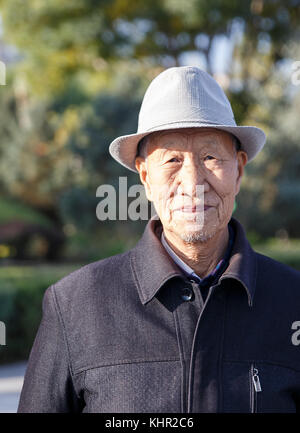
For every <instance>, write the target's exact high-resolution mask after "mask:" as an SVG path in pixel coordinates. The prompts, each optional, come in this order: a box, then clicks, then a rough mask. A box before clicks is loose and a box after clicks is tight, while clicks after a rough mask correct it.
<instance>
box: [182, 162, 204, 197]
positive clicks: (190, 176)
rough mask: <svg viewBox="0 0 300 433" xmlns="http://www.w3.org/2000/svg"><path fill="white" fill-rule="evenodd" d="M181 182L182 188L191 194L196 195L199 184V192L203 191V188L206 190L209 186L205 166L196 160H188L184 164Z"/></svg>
mask: <svg viewBox="0 0 300 433" xmlns="http://www.w3.org/2000/svg"><path fill="white" fill-rule="evenodd" d="M179 182H180V188H181V189H184V193H185V194H188V195H190V196H194V195H196V192H197V185H198V186H199V187H200V188H198V192H199V191H203V189H204V192H206V191H208V188H209V185H208V182H207V179H206V174H205V171H204V169H203V167H201V165H200V164H198V163H197V162H195V161H188V162H187V163H185V164H183V165H182V167H181V170H180V178H179Z"/></svg>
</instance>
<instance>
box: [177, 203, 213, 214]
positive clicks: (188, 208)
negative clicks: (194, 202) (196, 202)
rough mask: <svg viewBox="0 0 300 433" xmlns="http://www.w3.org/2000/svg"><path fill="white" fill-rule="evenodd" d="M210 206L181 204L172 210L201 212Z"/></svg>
mask: <svg viewBox="0 0 300 433" xmlns="http://www.w3.org/2000/svg"><path fill="white" fill-rule="evenodd" d="M211 208H212V206H207V205H204V206H182V207H178V208H176V209H174V212H188V213H196V212H202V211H203V210H204V211H207V210H208V209H211Z"/></svg>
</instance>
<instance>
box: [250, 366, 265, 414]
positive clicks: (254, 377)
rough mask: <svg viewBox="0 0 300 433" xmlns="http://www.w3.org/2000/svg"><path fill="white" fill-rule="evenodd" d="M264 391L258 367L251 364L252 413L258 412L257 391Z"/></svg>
mask: <svg viewBox="0 0 300 433" xmlns="http://www.w3.org/2000/svg"><path fill="white" fill-rule="evenodd" d="M261 391H262V387H261V383H260V379H259V375H258V369H257V368H256V366H255V365H254V364H251V369H250V400H251V401H250V405H251V413H255V412H257V393H258V392H261Z"/></svg>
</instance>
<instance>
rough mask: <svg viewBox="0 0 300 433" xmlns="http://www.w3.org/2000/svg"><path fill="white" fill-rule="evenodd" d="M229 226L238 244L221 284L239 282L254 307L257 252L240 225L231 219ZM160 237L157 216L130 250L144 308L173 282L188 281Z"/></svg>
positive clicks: (160, 226) (235, 246) (160, 229)
mask: <svg viewBox="0 0 300 433" xmlns="http://www.w3.org/2000/svg"><path fill="white" fill-rule="evenodd" d="M230 223H231V224H232V226H233V228H234V230H235V242H234V245H233V249H232V254H231V257H230V260H229V265H228V267H227V268H226V270H225V271H224V273H223V274H222V275H221V277H220V279H219V283H220V282H221V281H223V280H225V279H228V278H233V279H235V280H236V281H238V282H239V284H240V285H241V287H243V288H244V290H246V293H247V296H248V303H249V305H250V306H251V305H252V303H253V297H254V293H255V281H256V272H257V270H256V256H255V251H253V249H252V247H251V245H250V243H249V242H248V240H247V238H246V234H245V230H244V228H243V226H242V225H241V224H240V222H239V221H238V220H236V219H235V218H233V217H232V218H231V220H230ZM161 233H162V224H161V221H160V219H159V217H158V216H157V215H154V216H153V217H152V218H151V219H150V220H149V221H148V223H147V225H146V228H145V231H144V233H143V236H142V237H141V239H140V240H139V241H138V243H137V244H136V246H135V247H134V248H133V249H132V250H131V254H130V260H131V268H132V271H133V274H134V277H135V281H136V286H137V290H138V293H139V296H140V299H141V302H142V303H143V304H146V303H147V302H149V301H150V300H151V299H152V298H153V297H154V296H155V295H156V294H157V292H158V291H159V289H160V288H161V287H162V286H163V285H164V284H165V283H166V282H167V281H169V280H170V279H171V278H175V277H177V278H178V277H179V278H183V279H185V278H186V277H185V275H184V273H183V271H182V270H181V269H180V267H179V266H178V265H177V264H176V263H175V262H174V260H172V258H171V257H170V255H169V253H168V252H167V251H166V249H165V248H164V246H163V245H162V243H161V241H160V238H161Z"/></svg>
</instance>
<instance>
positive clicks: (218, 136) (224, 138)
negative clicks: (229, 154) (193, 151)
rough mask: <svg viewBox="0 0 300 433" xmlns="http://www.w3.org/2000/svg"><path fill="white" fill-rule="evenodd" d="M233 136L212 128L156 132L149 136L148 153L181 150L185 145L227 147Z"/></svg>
mask: <svg viewBox="0 0 300 433" xmlns="http://www.w3.org/2000/svg"><path fill="white" fill-rule="evenodd" d="M232 138H233V136H232V135H231V134H230V133H228V132H226V131H222V130H217V129H213V128H186V129H180V130H176V131H172V130H171V131H158V132H154V133H152V134H151V135H149V139H148V140H149V147H148V151H154V150H155V149H166V150H168V149H170V150H171V149H172V150H173V149H178V150H180V149H183V148H184V147H186V146H187V145H193V144H195V145H197V147H198V146H201V145H202V146H204V147H207V146H210V147H219V146H221V147H227V146H228V143H229V144H230V143H231V144H232V143H233V141H232Z"/></svg>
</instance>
